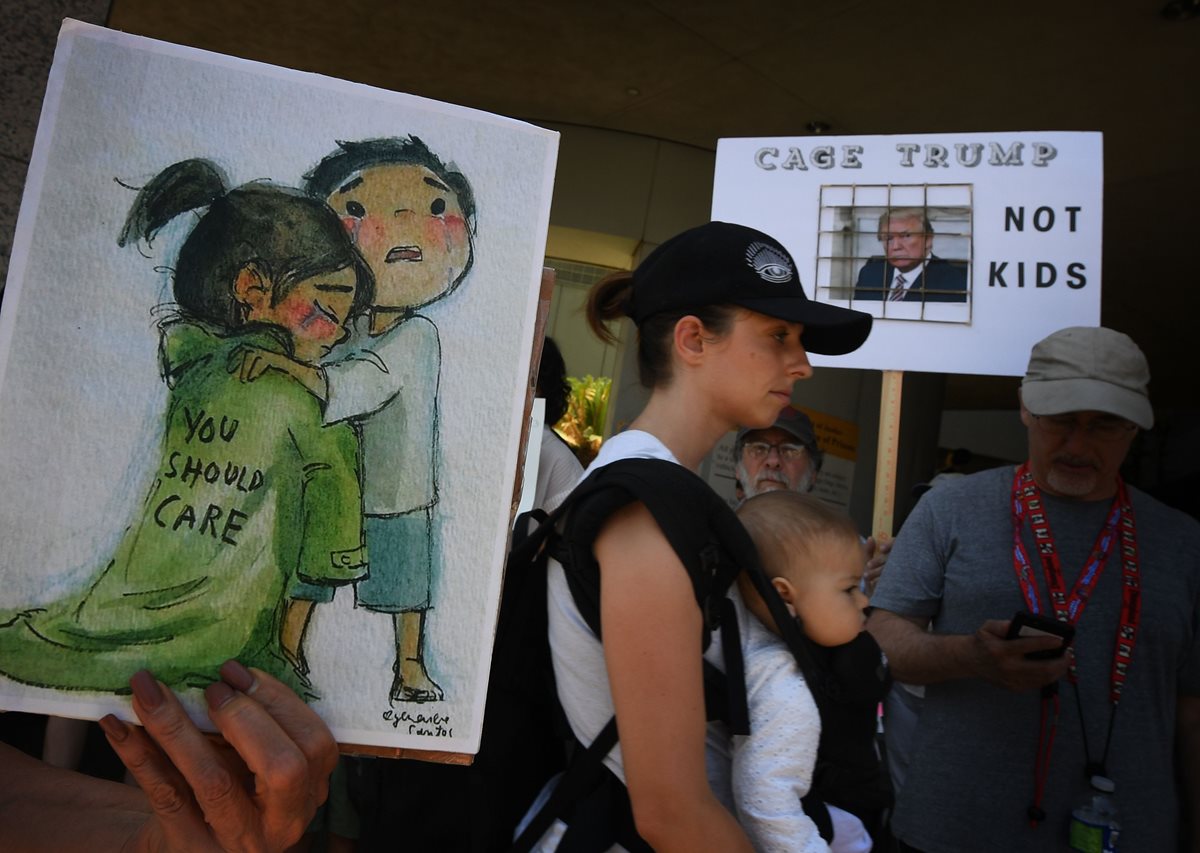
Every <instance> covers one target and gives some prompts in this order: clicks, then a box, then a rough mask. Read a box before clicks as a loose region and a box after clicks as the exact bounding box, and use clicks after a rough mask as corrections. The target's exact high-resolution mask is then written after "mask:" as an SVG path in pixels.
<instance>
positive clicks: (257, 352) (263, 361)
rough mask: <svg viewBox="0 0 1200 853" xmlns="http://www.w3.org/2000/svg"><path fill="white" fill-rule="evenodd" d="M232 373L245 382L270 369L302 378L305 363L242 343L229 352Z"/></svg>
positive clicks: (228, 365) (228, 363)
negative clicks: (301, 372)
mask: <svg viewBox="0 0 1200 853" xmlns="http://www.w3.org/2000/svg"><path fill="white" fill-rule="evenodd" d="M226 367H227V368H228V370H229V372H230V373H236V374H238V378H239V379H241V380H242V381H243V382H253V381H254V380H255V379H257V378H258V377H260V376H262V375H263V374H264V373H266V372H267V371H268V370H277V371H279V372H280V373H284V374H287V375H288V376H292V377H294V378H296V379H302V376H301V374H300V371H301V370H302V369H303V365H302V364H300V363H299V362H297V361H294V360H292V359H290V358H288V357H287V356H286V355H280V354H279V353H277V352H271V351H270V350H265V349H259V348H258V347H254V346H250V345H248V344H242V345H241V346H239V347H237V348H236V349H234V351H233V352H231V353H230V354H229V361H228V362H227V364H226Z"/></svg>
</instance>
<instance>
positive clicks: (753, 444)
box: [742, 441, 804, 462]
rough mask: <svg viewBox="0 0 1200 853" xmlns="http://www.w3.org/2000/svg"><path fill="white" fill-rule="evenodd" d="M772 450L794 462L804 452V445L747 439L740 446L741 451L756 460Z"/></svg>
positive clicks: (781, 457) (784, 458) (787, 460)
mask: <svg viewBox="0 0 1200 853" xmlns="http://www.w3.org/2000/svg"><path fill="white" fill-rule="evenodd" d="M772 450H774V451H775V452H776V453H778V454H779V458H780V459H782V460H783V461H785V462H794V461H795V460H797V459H799V458H800V455H801V454H802V453H804V445H802V444H768V443H767V442H765V441H748V442H746V444H745V446H744V447H743V448H742V452H743V453H745V454H746V455H747V456H749V457H750V458H751V459H753V460H755V461H758V460H762V459H766V458H767V457H768V456H769V455H770V454H771V451H772Z"/></svg>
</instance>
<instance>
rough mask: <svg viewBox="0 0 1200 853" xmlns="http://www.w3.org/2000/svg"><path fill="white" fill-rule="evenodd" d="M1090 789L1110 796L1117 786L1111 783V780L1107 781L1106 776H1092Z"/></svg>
mask: <svg viewBox="0 0 1200 853" xmlns="http://www.w3.org/2000/svg"><path fill="white" fill-rule="evenodd" d="M1092 787H1093V788H1095V789H1096V790H1097V791H1103V792H1104V793H1106V794H1111V793H1112V792H1113V791H1115V790H1117V786H1116V785H1115V784H1114V783H1113V780H1112V779H1109V778H1108V777H1107V776H1093V777H1092Z"/></svg>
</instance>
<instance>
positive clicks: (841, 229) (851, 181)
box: [713, 131, 1103, 376]
mask: <svg viewBox="0 0 1200 853" xmlns="http://www.w3.org/2000/svg"><path fill="white" fill-rule="evenodd" d="M1102 175H1103V173H1102V160H1101V137H1100V134H1098V133H1063V132H1041V131H1038V132H1030V133H987V134H985V133H962V134H929V135H907V136H860V137H849V136H847V137H801V138H763V139H722V140H721V141H720V143H719V144H718V147H717V168H716V180H715V185H714V189H713V218H714V219H723V220H728V221H731V222H739V223H742V224H745V225H750V226H753V227H755V228H760V229H762V230H764V231H766V232H767V233H769V234H771V235H773V236H775V237H776V238H778V239H779V240H780V241H782V242H783V243H784V244H785V245H786V246H787V247H788V249H789V250H790V251H791V253H792V255H793V257H794V258H795V259H796V262H797V264H798V265H799V266H800V269H801V275H802V277H803V278H804V279H805V285H806V288H807V289H808V291H809V293H811V294H813V297H814V298H815V299H817V300H818V301H821V302H830V303H833V304H837V305H843V306H850V307H853V308H856V309H858V310H860V311H867V312H869V313H870V314H872V315H873V316H874V317H875V318H876V322H875V326H874V328H873V330H872V332H871V336H870V338H868V340H867V342H866V344H864V345H863V346H862V347H861V348H860V349H859V350H858V351H856V352H854V353H851V354H850V355H845V356H838V358H837V361H836V366H838V367H861V368H875V369H883V370H919V371H934V372H946V373H981V374H993V375H1013V376H1016V375H1020V374H1021V373H1022V372H1023V371H1024V369H1025V362H1026V359H1027V357H1028V353H1029V348H1030V346H1032V345H1033V343H1035V342H1036V341H1038V340H1040V339H1041V338H1043V337H1045V336H1046V335H1047V334H1049V333H1050V332H1052V331H1054V330H1056V329H1060V328H1062V327H1064V326H1072V325H1096V324H1098V323H1099V320H1100V237H1101V202H1102ZM814 361H816V362H817V363H819V359H814Z"/></svg>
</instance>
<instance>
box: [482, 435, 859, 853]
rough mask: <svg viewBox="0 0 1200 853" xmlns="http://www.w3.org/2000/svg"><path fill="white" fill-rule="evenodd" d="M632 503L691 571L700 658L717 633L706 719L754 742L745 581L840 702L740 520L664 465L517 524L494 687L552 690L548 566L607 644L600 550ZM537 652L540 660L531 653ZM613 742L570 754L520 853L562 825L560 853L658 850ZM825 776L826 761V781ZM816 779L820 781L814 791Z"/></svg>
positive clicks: (615, 472)
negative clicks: (741, 585)
mask: <svg viewBox="0 0 1200 853" xmlns="http://www.w3.org/2000/svg"><path fill="white" fill-rule="evenodd" d="M633 502H641V503H643V504H644V505H645V506H646V508H647V509H648V510H649V511H650V513H651V515H652V516H653V517H654V519H655V521H656V522H657V524H658V526H659V527H660V529H661V530H662V532H663V534H664V535H665V536H666V538H667V541H668V542H669V543H670V544H671V547H672V549H673V550H674V551H675V553H676V554H677V555H678V557H679V558H680V560H681V562H682V563H683V565H684V567H685V568H686V570H687V572H688V576H689V578H690V579H691V583H692V589H693V592H694V594H695V598H696V602H697V605H698V606H699V607H700V608H701V611H702V613H703V616H704V620H703V621H704V635H703V647H704V648H705V649H707V647H708V645H709V642H710V639H711V636H712V633H713V632H714V631H720V632H721V638H722V640H721V648H722V653H723V655H722V656H723V664H724V672H722V671H721V670H720V669H718V668H717V667H715V666H713V665H712V664H710V663H709V662H708V661H705V662H704V685H705V707H706V713H707V718H708V719H709V720H720V721H723V722H724V723H725V724H726V725H727V727H728V729H729V732H730V734H732V735H748V734H750V730H749V718H748V714H747V707H746V688H745V680H744V676H743V667H742V655H741V643H740V639H739V637H738V626H737V617H736V613H735V610H734V605H733V602H732V601H731V600H729V598H728V597H727V596H726V592H727V591H728V589H729V586H730V584H731V583H733V581H734V579H735V578H736V577H737V575H738V573H739V572H741V571H743V570H744V571H746V572H747V574H748V576H749V577H750V579H751V580H752V582H753V584H754V587H755V589H756V590H757V591H758V593H759V594H760V595H761V596H762V597H763V600H764V601H765V602H766V604H767V607H768V609H769V610H770V611H771V614H772V616H773V618H774V620H775V623H776V625H777V627H778V629H779V633H780V635H781V636H782V637H783V639H784V641H785V642H786V643H787V645H788V648H789V649H790V650H791V651H792V654H793V655H794V656H795V658H796V661H797V664H798V665H799V667H800V670H801V672H802V673H803V674H804V676H805V678H806V679H807V680H808V682H809V684H810V687H811V688H812V689H813V692H814V697H817V694H818V693H819V692H827V693H831V694H832V695H835V696H836V694H837V693H838V692H839V691H838V690H836V689H835V688H836V684H834V683H833V679H832V678H830V677H828V670H827V667H825V666H820V665H819V664H818V661H817V660H816V658H814V654H813V653H814V651H816V650H815V649H814V648H813V646H812V644H811V643H810V642H809V641H808V640H807V639H806V638H805V637H804V635H803V633H802V631H801V630H800V627H799V625H798V623H797V622H796V620H795V619H794V618H792V617H791V616H789V614H788V612H787V610H786V607H785V605H784V603H783V601H782V599H780V597H779V595H778V594H777V593H776V591H775V588H774V587H773V586H772V585H771V583H770V582H769V580H768V579H767V577H766V575H765V574H764V573H763V571H762V568H761V566H760V564H759V560H758V555H757V552H756V551H755V548H754V545H753V543H752V542H751V540H750V537H749V534H748V533H747V532H746V530H745V528H744V527H742V524H741V522H740V521H739V520H738V518H737V516H736V515H735V514H734V513H733V511H732V510H730V509H729V507H728V506H727V505H726V504H725V502H724V500H722V499H721V498H720V497H719V496H718V495H717V494H716V493H715V492H714V491H713V490H712V489H711V488H709V486H708V485H707V484H706V483H705V482H704V481H703V480H701V479H700V478H699V477H698V476H696V475H695V474H694V473H692V472H691V471H689V470H688V469H686V468H684V467H683V466H682V465H678V464H675V463H673V462H668V461H665V460H660V459H623V460H618V461H616V462H613V463H610V464H609V465H606V466H604V467H602V468H599V469H597V470H596V471H594V472H593V473H592V474H591V475H589V476H588V477H587V478H586V479H585V480H584V481H583V482H582V483H580V485H579V486H578V487H577V488H576V489H575V490H574V491H573V492H572V493H571V495H570V496H569V497H568V498H567V500H566V501H565V502H564V503H563V504H562V505H561V506H560V507H558V508H557V509H556V510H555V511H554V513H553V514H551V515H549V516H546V514H545V513H540V512H539V511H535V512H534V513H530V514H526V515H524V516H522V517H521V518H520V519H519V520H518V523H517V525H516V531H515V533H514V544H513V548H512V552H511V556H510V559H509V564H508V569H507V572H506V578H505V592H504V601H503V604H502V606H501V618H500V623H499V628H498V631H497V638H496V649H495V653H494V654H495V657H494V661H496V664H495V665H494V666H493V672H492V678H493V679H496V678H498V677H499V678H500V679H510V678H512V679H515V678H516V676H517V672H516V667H517V666H521V667H530V666H531V665H532V666H534V667H536V668H537V669H538V670H540V672H541V679H542V681H543V683H544V684H546V685H549V686H548V687H547V688H545V689H546V691H547V692H550V691H552V685H553V681H552V679H553V675H552V670H551V665H550V656H549V646H548V643H547V641H546V631H547V626H546V620H545V607H546V598H545V595H546V592H545V585H546V571H545V568H546V561H547V559H548V557H551V556H552V557H554V558H555V559H557V560H558V561H559V562H560V563H562V565H563V568H564V571H565V574H566V579H567V584H568V587H569V589H570V592H571V596H572V598H573V600H574V602H575V606H576V607H577V608H578V610H579V612H580V615H581V616H582V618H583V619H584V621H585V622H586V623H587V625H588V627H589V628H591V630H592V632H593V633H594V634H595V635H596V637H597V638H600V637H601V625H600V572H599V566H598V565H597V563H596V560H595V557H594V556H593V554H592V543H593V542H594V541H595V539H596V536H597V534H598V533H599V532H600V530H601V528H602V527H603V526H604V524H605V522H606V521H607V520H608V518H609V517H610V516H611V515H612V514H613V513H614V512H616V511H617V510H619V509H621V508H622V507H624V506H626V505H628V504H630V503H633ZM530 516H532V517H534V518H540V520H541V524H540V525H539V526H538V527H537V528H536V529H535V530H534V531H533V532H532V533H530V532H528V530H529V526H530V523H529V518H530ZM506 610H507V612H506ZM518 611H520V613H518ZM539 612H540V616H539ZM518 649H524V651H523V652H521V651H518ZM532 649H536V650H537V651H536V653H531V651H530V650H532ZM826 651H827V650H826ZM876 651H877V650H876ZM528 671H529V670H528V669H526V674H528ZM826 682H828V683H826ZM501 683H504V681H501ZM880 695H882V691H880ZM526 698H528V695H527V696H526ZM826 704H828V703H826ZM818 707H819V708H821V710H822V712H823V715H824V711H825V710H826V708H825V707H824V706H822V704H821V701H820V699H819V698H818ZM495 710H496V711H497V713H498V715H502V714H503V712H501V711H500V709H499V708H496V709H495ZM830 710H832V708H831V709H830ZM560 727H561V730H562V732H563V733H564V734H565V737H567V738H570V739H571V740H573V738H571V735H570V729H569V728H568V727H567V726H566V724H565V721H562V720H560ZM485 735H486V732H485ZM617 738H618V733H617V726H616V719H615V718H613V719H610V720H609V721H608V724H607V725H606V726H605V727H604V728H603V729H602V730H601V732H600V734H599V735H598V736H597V737H596V738H595V739H594V740H593V741H592V743H590V744H579V743H574V744H573V746H572V748H571V749H570V759H569V761H568V764H567V768H566V770H565V772H564V773H563V775H562V777H561V778H560V780H559V783H558V785H557V786H556V787H555V789H554V791H553V793H552V794H551V795H550V798H549V800H548V801H547V802H546V803H545V805H544V806H543V807H542V808H541V809H540V810H539V811H538V813H537V814H536V815H534V816H533V818H532V819H531V821H530V822H529V823H528V824H527V826H526V827H525V828H524V830H523V831H522V833H521V834H520V836H519V837H518V838H517V839H516V841H515V843H514V847H513V850H515V851H527V850H530V849H531V848H532V847H533V845H535V844H536V843H537V842H538V840H539V839H540V838H541V837H542V836H543V834H544V833H545V831H546V830H547V829H549V828H550V827H551V826H552V825H553V824H554V822H555V820H556V819H560V818H561V819H562V820H563V821H564V822H565V823H566V825H567V830H566V833H565V835H564V836H563V838H562V839H561V841H560V843H559V846H558V849H559V850H560V851H563V852H564V853H591V851H602V850H607V849H608V848H609V847H611V846H612V845H613V844H620V845H621V846H622V847H624V848H625V849H627V850H630V851H634V852H635V853H637V851H648V850H650V849H651V848H650V847H649V845H648V844H646V842H645V841H644V840H643V839H642V838H641V837H640V836H639V835H638V834H637V831H636V829H635V827H634V822H633V814H632V810H631V808H630V804H629V797H628V794H627V792H626V791H625V787H624V785H623V784H622V782H621V781H620V779H618V778H617V777H616V775H614V774H613V773H612V772H611V771H610V770H609V769H608V768H607V767H605V765H604V763H603V759H604V757H605V756H606V755H607V754H608V752H609V751H610V750H611V749H612V747H613V746H614V745H615V744H616V743H617ZM822 740H823V741H824V738H823V739H822ZM822 747H824V743H822ZM820 767H821V760H820V754H819V756H818V768H817V770H818V773H819V772H820ZM815 780H816V776H815V775H814V783H815ZM823 795H824V792H818V791H816V785H815V784H814V790H813V792H812V793H811V794H810V796H809V797H807V798H806V804H805V805H806V811H808V812H809V814H810V815H811V816H813V818H814V820H815V822H816V823H817V826H818V828H819V829H820V830H821V834H822V835H823V836H824V837H825V838H826V839H827V840H828V839H830V838H831V837H832V828H831V826H830V823H829V819H828V814H827V812H825V810H824V807H823V805H821V803H820V800H821V799H825V798H824V796H823ZM825 801H827V802H832V800H830V799H825ZM850 810H851V811H854V809H850Z"/></svg>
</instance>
